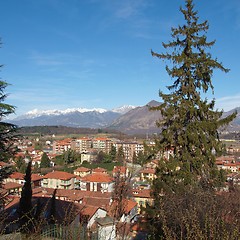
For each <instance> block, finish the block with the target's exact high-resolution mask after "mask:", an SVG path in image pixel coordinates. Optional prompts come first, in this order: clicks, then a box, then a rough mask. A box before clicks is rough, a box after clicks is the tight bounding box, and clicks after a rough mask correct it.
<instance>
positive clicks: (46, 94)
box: [0, 0, 240, 115]
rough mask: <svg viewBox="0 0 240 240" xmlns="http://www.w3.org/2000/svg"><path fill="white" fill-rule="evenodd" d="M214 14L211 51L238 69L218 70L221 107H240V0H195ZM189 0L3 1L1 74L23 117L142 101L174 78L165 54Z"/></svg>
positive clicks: (203, 11) (203, 13)
mask: <svg viewBox="0 0 240 240" xmlns="http://www.w3.org/2000/svg"><path fill="white" fill-rule="evenodd" d="M194 3H195V9H196V10H198V12H199V17H200V21H204V20H208V22H209V25H210V29H209V31H208V33H207V36H208V40H209V41H211V40H214V39H215V40H216V44H215V45H214V47H213V48H212V49H210V50H209V52H210V53H211V54H212V56H213V57H214V58H217V59H218V60H219V61H220V62H222V63H223V65H224V66H225V67H226V68H230V69H231V71H230V72H229V73H227V74H225V73H223V72H221V71H216V72H215V73H214V78H213V84H214V87H215V88H214V90H215V91H214V96H212V95H211V94H210V95H209V96H208V97H209V99H211V98H213V97H214V98H216V107H217V108H219V109H224V110H230V109H232V108H234V107H239V106H240V83H239V82H240V81H239V69H240V68H239V56H240V47H239V39H240V1H239V0H230V1H226V0H211V1H202V0H195V1H194ZM183 5H184V0H41V1H34V0H21V1H19V0H8V1H2V2H1V8H0V22H1V28H0V29H1V30H0V37H1V39H2V46H1V49H0V63H1V64H4V67H3V68H2V69H1V72H0V77H1V79H3V80H5V81H7V82H8V83H10V84H11V86H9V87H8V88H7V89H6V92H7V93H9V96H8V98H7V99H6V103H9V104H12V105H14V106H16V107H17V109H16V115H20V114H23V113H25V112H27V111H30V110H33V109H39V110H50V109H60V110H64V109H66V108H80V107H84V108H94V107H96V108H106V109H112V108H116V107H120V106H122V105H126V104H127V105H128V104H129V105H135V106H143V105H145V104H147V103H148V102H149V101H151V100H153V99H154V100H158V101H161V99H160V98H159V96H158V92H159V90H160V89H161V90H162V91H164V92H166V91H167V90H166V85H169V84H171V83H172V82H171V79H170V78H169V76H168V75H167V74H166V71H165V63H164V62H162V61H161V60H159V59H157V58H153V57H152V56H151V53H150V51H151V49H153V51H156V52H159V53H160V52H164V49H163V48H162V45H161V43H162V42H167V41H168V40H171V36H170V35H171V30H170V29H171V27H176V26H177V25H178V24H181V23H182V22H183V16H182V14H181V13H180V11H179V7H180V6H183Z"/></svg>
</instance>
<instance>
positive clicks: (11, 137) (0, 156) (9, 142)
mask: <svg viewBox="0 0 240 240" xmlns="http://www.w3.org/2000/svg"><path fill="white" fill-rule="evenodd" d="M0 44H1V42H0ZM2 67H3V65H0V68H2ZM8 85H9V84H8V83H7V82H5V81H2V80H0V161H7V160H8V159H9V158H10V157H12V156H13V155H14V153H15V152H16V147H15V146H14V142H15V140H16V129H17V126H16V125H14V124H10V123H7V122H4V121H3V120H4V118H5V117H6V116H8V115H10V114H12V113H14V112H15V107H14V106H12V105H10V104H7V103H4V101H5V100H6V97H7V94H6V93H5V92H4V91H5V89H6V87H7V86H8Z"/></svg>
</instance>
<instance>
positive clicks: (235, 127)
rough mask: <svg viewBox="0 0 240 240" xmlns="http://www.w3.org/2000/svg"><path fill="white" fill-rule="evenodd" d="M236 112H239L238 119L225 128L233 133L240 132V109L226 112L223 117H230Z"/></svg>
mask: <svg viewBox="0 0 240 240" xmlns="http://www.w3.org/2000/svg"><path fill="white" fill-rule="evenodd" d="M234 112H237V117H236V118H235V119H234V120H233V121H232V122H231V123H230V124H229V125H228V126H227V127H225V129H226V130H228V131H231V132H232V131H236V132H240V107H237V108H234V109H232V110H230V111H228V112H224V113H223V117H226V116H229V115H230V114H232V113H234Z"/></svg>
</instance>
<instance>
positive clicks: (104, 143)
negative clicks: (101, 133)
mask: <svg viewBox="0 0 240 240" xmlns="http://www.w3.org/2000/svg"><path fill="white" fill-rule="evenodd" d="M112 144H113V143H112V140H111V139H108V138H105V137H99V138H94V139H93V140H92V147H93V149H94V150H96V151H97V152H100V151H102V152H105V153H109V152H110V150H111V146H112Z"/></svg>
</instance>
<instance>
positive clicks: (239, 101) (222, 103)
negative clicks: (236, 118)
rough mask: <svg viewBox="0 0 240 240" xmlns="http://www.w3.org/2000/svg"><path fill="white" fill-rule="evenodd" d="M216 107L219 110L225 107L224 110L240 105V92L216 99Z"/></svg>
mask: <svg viewBox="0 0 240 240" xmlns="http://www.w3.org/2000/svg"><path fill="white" fill-rule="evenodd" d="M216 107H217V108H218V109H219V110H221V109H223V110H224V111H229V110H232V109H234V108H236V107H240V94H238V95H234V96H226V97H222V98H218V99H216Z"/></svg>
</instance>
